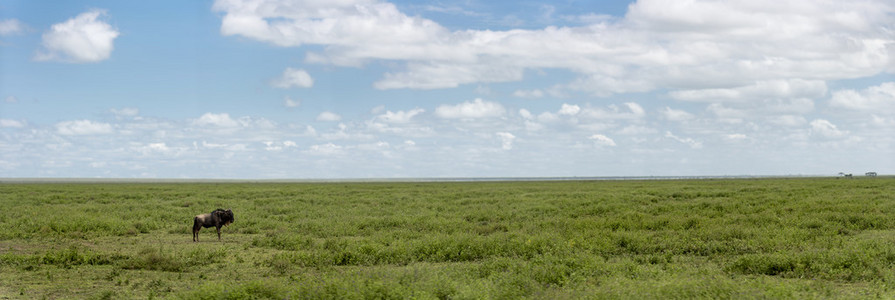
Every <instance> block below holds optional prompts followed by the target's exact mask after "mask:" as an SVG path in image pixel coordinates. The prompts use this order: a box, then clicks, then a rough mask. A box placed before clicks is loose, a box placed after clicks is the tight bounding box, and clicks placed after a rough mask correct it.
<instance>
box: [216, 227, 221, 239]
mask: <svg viewBox="0 0 895 300" xmlns="http://www.w3.org/2000/svg"><path fill="white" fill-rule="evenodd" d="M217 228H218V241H220V240H221V226H218V227H217Z"/></svg>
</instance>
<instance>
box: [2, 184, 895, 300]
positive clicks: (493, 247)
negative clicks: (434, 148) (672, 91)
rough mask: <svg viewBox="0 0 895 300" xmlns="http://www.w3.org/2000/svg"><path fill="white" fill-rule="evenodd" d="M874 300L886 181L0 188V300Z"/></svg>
mask: <svg viewBox="0 0 895 300" xmlns="http://www.w3.org/2000/svg"><path fill="white" fill-rule="evenodd" d="M215 208H224V209H227V208H231V209H232V210H233V212H234V214H235V218H236V220H235V223H233V224H232V225H230V226H228V227H225V228H224V229H223V239H222V241H218V240H217V236H216V234H215V233H214V228H211V230H209V229H204V230H202V232H201V233H200V239H201V242H199V243H194V242H192V241H191V226H192V224H193V219H192V218H193V216H194V215H197V214H201V213H208V212H210V211H212V210H213V209H215ZM892 297H895V178H888V177H878V178H856V179H851V180H846V179H842V180H839V179H835V178H812V179H802V178H792V179H732V180H668V181H660V180H656V181H558V182H466V183H413V182H406V183H96V184H87V183H74V184H63V183H37V184H22V183H4V184H0V298H2V299H6V298H12V299H17V298H27V299H34V298H37V299H40V298H49V299H53V298H94V299H121V298H138V299H146V298H173V299H178V298H181V299H244V298H249V299H251V298H254V299H265V298H270V299H285V298H290V299H321V298H322V299H407V298H413V299H517V298H539V299H568V298H571V299H579V298H597V299H606V298H609V299H611V298H647V299H668V298H713V299H714V298H736V299H742V298H798V299H803V298H824V299H826V298H892Z"/></svg>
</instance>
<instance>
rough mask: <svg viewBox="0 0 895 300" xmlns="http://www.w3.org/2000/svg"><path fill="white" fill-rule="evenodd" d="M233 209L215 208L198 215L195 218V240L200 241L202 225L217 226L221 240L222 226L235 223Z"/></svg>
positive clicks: (206, 226)
mask: <svg viewBox="0 0 895 300" xmlns="http://www.w3.org/2000/svg"><path fill="white" fill-rule="evenodd" d="M233 220H234V218H233V211H232V210H230V209H227V210H223V209H220V208H218V209H215V210H214V211H212V212H210V213H207V214H201V215H197V216H196V217H195V218H193V242H198V241H199V229H202V227H205V228H208V227H215V228H216V229H217V230H218V240H219V241H220V240H221V227H222V226H224V225H230V223H233Z"/></svg>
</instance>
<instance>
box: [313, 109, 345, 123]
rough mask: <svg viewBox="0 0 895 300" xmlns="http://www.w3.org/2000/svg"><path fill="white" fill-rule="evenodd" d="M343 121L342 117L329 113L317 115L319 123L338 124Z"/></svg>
mask: <svg viewBox="0 0 895 300" xmlns="http://www.w3.org/2000/svg"><path fill="white" fill-rule="evenodd" d="M341 120H342V116H340V115H338V114H336V113H333V112H329V111H325V112H322V113H320V114H319V115H317V121H321V122H338V121H341Z"/></svg>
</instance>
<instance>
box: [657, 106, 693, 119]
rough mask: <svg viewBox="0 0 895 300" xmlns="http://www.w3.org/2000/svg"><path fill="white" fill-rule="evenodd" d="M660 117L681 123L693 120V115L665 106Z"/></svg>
mask: <svg viewBox="0 0 895 300" xmlns="http://www.w3.org/2000/svg"><path fill="white" fill-rule="evenodd" d="M662 116H663V117H665V119H666V120H669V121H675V122H683V121H688V120H691V119H693V114H691V113H688V112H687V111H684V110H679V109H673V108H671V107H667V106H666V107H665V109H664V110H662Z"/></svg>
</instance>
